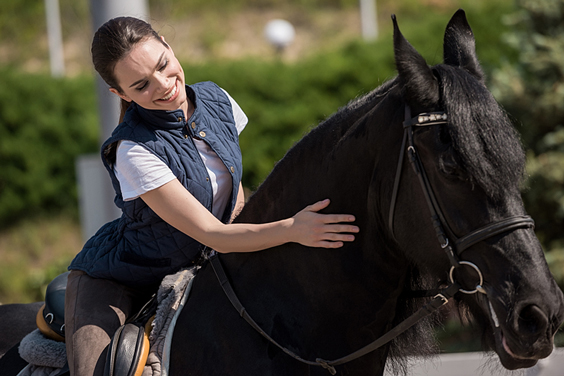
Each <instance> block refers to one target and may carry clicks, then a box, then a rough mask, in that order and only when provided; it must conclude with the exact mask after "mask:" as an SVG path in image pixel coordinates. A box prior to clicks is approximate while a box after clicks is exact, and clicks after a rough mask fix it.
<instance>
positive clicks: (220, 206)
mask: <svg viewBox="0 0 564 376" xmlns="http://www.w3.org/2000/svg"><path fill="white" fill-rule="evenodd" d="M224 92H225V90H224ZM225 94H226V95H227V97H228V98H229V101H230V102H231V108H232V109H233V117H234V119H235V126H236V128H237V132H238V133H239V134H241V132H242V131H243V129H245V126H246V125H247V123H248V119H247V116H246V115H245V113H244V112H243V110H242V109H241V107H240V106H239V105H238V104H237V102H235V100H234V99H233V98H231V96H230V95H229V94H228V93H227V92H225ZM193 140H194V144H195V145H196V148H197V149H198V152H199V153H200V156H201V157H202V161H203V162H204V165H205V166H206V169H207V170H208V175H209V177H210V183H211V185H212V190H213V207H212V213H213V214H214V215H215V216H216V217H218V218H221V216H222V215H223V212H224V211H225V207H226V206H227V203H228V201H229V199H230V196H231V185H232V182H231V175H230V174H229V171H227V167H225V165H224V164H223V162H222V161H221V159H220V158H219V157H218V155H217V154H216V153H215V152H214V151H213V150H212V149H211V148H210V147H209V145H208V144H206V142H205V141H203V140H198V139H193ZM114 172H115V174H116V178H117V179H118V181H119V184H120V188H121V193H122V196H123V200H124V201H130V200H134V199H136V198H138V197H139V196H141V195H142V194H144V193H147V192H149V191H151V190H153V189H156V188H159V187H160V186H162V185H164V184H166V183H168V182H169V181H171V180H173V179H176V176H174V174H173V173H172V171H171V170H170V168H169V167H168V166H167V165H166V164H165V163H164V162H163V161H162V160H161V159H160V158H159V157H157V156H156V155H155V154H153V153H151V152H150V151H149V150H147V149H145V148H144V147H143V146H141V145H139V144H138V143H136V142H133V141H128V140H123V141H120V143H119V144H118V148H117V152H116V163H115V165H114Z"/></svg>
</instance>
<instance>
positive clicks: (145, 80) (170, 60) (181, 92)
mask: <svg viewBox="0 0 564 376" xmlns="http://www.w3.org/2000/svg"><path fill="white" fill-rule="evenodd" d="M163 41H164V38H163ZM114 74H115V76H116V78H117V81H118V83H119V85H120V87H121V90H122V92H119V91H118V90H117V89H115V88H110V91H111V92H112V93H114V94H116V95H118V96H119V97H121V98H122V99H124V100H126V101H128V102H131V101H134V102H135V103H137V104H138V105H140V106H141V107H144V108H146V109H149V110H177V109H182V110H184V113H185V114H186V113H187V111H188V103H187V102H186V89H185V87H184V80H185V79H184V71H183V70H182V67H181V66H180V63H179V62H178V60H177V59H176V57H175V56H174V52H173V51H172V49H171V48H170V47H167V46H165V45H164V44H163V43H161V41H159V40H157V39H155V38H149V39H146V40H144V41H141V42H139V43H137V44H136V45H135V46H134V47H133V49H132V50H131V52H130V53H129V54H128V55H127V56H125V57H124V58H123V59H121V60H119V61H118V62H117V64H116V66H115V69H114Z"/></svg>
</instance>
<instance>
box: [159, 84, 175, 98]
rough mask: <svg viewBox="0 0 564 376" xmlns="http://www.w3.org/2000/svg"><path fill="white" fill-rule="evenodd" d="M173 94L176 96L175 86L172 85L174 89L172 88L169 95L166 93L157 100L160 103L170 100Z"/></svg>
mask: <svg viewBox="0 0 564 376" xmlns="http://www.w3.org/2000/svg"><path fill="white" fill-rule="evenodd" d="M174 94H176V85H174V87H173V88H172V90H171V91H170V93H168V95H166V96H164V97H162V98H161V99H159V100H161V101H168V100H169V99H170V98H172V96H173V95H174Z"/></svg>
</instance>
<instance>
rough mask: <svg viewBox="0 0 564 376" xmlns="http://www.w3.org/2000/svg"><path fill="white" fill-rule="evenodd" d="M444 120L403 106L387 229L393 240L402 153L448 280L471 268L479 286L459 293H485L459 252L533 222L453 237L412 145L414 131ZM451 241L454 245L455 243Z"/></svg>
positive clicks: (513, 220)
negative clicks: (415, 113)
mask: <svg viewBox="0 0 564 376" xmlns="http://www.w3.org/2000/svg"><path fill="white" fill-rule="evenodd" d="M447 119H448V116H447V114H446V113H445V112H430V113H422V114H419V115H418V116H416V117H414V118H412V117H411V109H410V108H409V106H408V105H406V106H405V121H404V122H403V128H404V133H403V140H402V146H401V149H400V156H399V160H398V166H397V169H396V177H395V179H394V187H393V191H392V201H391V204H390V213H389V216H388V226H389V228H390V233H391V234H392V236H394V214H395V206H396V202H397V196H398V191H399V186H400V181H401V172H402V169H403V160H404V159H405V158H404V156H405V153H406V152H407V154H408V158H409V162H410V164H411V167H412V168H413V171H414V172H415V174H416V175H417V177H418V179H419V183H420V184H421V188H422V190H423V194H424V196H425V201H426V202H427V206H428V207H429V211H430V214H431V221H432V223H433V227H434V229H435V233H436V235H437V239H438V241H439V244H440V246H441V248H442V249H444V250H445V252H446V254H447V256H448V259H449V261H450V264H451V269H450V273H449V278H450V281H451V283H452V282H453V271H454V269H455V268H458V267H460V266H461V265H466V266H469V267H471V268H473V269H474V270H475V271H476V273H477V274H478V277H479V283H478V284H477V285H476V289H475V290H470V291H469V290H464V289H461V290H460V292H463V293H467V294H473V293H475V292H477V291H479V292H483V293H484V290H483V288H482V283H483V278H482V273H481V272H480V269H479V268H478V267H477V266H476V265H474V264H472V263H470V262H468V261H460V255H461V254H462V252H463V251H464V250H466V249H468V248H470V247H471V246H473V245H474V244H476V243H479V242H481V241H483V240H486V239H488V238H491V237H493V236H495V235H499V234H501V233H504V232H508V231H512V230H515V229H518V228H533V227H534V226H535V222H534V220H533V219H532V218H531V217H530V216H528V215H516V216H511V217H508V218H505V219H502V220H500V221H497V222H492V223H489V224H487V225H485V226H483V227H480V228H478V229H476V230H474V231H472V232H470V233H469V234H467V235H464V236H462V237H460V238H459V237H457V236H456V235H455V234H454V232H453V231H452V229H451V228H450V226H449V224H448V221H447V220H446V217H445V215H444V214H443V211H442V210H441V207H440V205H439V203H438V201H437V198H436V196H435V193H434V191H433V187H432V186H431V183H430V182H429V179H428V177H427V173H426V172H425V168H424V167H423V163H422V162H421V158H419V155H418V153H417V148H416V147H415V142H414V129H415V127H428V126H433V125H439V124H447V122H448V121H447ZM449 239H450V240H449ZM452 241H454V243H453V242H452Z"/></svg>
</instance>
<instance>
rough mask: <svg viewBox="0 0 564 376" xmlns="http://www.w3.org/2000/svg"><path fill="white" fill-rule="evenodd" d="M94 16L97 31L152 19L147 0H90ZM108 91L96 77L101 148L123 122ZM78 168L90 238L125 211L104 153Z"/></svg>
mask: <svg viewBox="0 0 564 376" xmlns="http://www.w3.org/2000/svg"><path fill="white" fill-rule="evenodd" d="M90 13H91V17H92V27H93V29H94V30H93V31H94V32H95V31H96V30H98V28H99V27H100V26H102V25H103V24H104V23H105V22H106V21H108V20H110V19H112V18H115V17H119V16H133V17H137V18H141V19H144V20H148V19H149V8H148V6H147V0H90ZM108 89H109V87H108V85H107V84H106V83H105V82H104V81H103V80H102V79H101V78H100V76H99V75H98V74H96V92H97V94H98V113H99V117H100V145H101V144H102V142H104V141H105V140H106V139H107V138H108V137H109V136H110V135H111V133H112V131H113V129H114V128H115V127H116V126H117V123H118V120H119V112H120V102H119V98H118V97H117V96H115V95H113V94H111V93H110V91H109V90H108ZM76 166H77V175H78V185H79V196H80V216H81V225H82V235H83V237H84V238H85V239H88V238H89V237H90V236H92V235H94V233H95V232H96V231H97V230H98V229H99V228H100V227H101V226H102V225H103V224H105V223H107V222H109V221H111V220H113V219H115V218H117V217H119V215H120V214H121V212H120V210H119V209H118V208H117V207H116V206H115V204H114V202H113V201H114V200H113V199H114V196H115V192H114V189H113V187H112V184H111V181H110V178H109V176H108V174H107V172H106V171H105V168H104V166H103V165H102V161H101V159H100V154H95V155H88V156H80V157H79V158H78V159H77V161H76Z"/></svg>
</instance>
